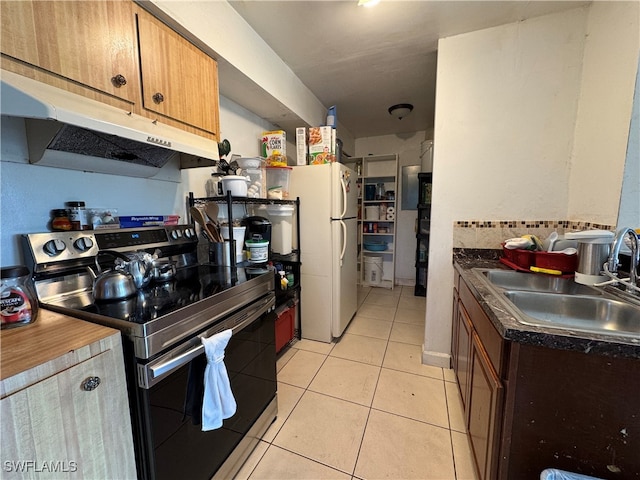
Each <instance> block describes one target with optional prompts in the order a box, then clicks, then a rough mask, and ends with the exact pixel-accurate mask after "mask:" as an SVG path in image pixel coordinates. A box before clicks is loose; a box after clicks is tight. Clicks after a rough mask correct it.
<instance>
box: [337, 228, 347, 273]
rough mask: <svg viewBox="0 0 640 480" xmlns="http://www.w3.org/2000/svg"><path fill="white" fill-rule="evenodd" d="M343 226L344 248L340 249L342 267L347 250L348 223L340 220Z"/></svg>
mask: <svg viewBox="0 0 640 480" xmlns="http://www.w3.org/2000/svg"><path fill="white" fill-rule="evenodd" d="M339 222H340V226H341V227H342V250H340V266H341V267H342V259H343V258H344V252H345V251H346V250H347V224H346V223H344V222H343V221H342V220H339Z"/></svg>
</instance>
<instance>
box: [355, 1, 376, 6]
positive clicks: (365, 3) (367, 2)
mask: <svg viewBox="0 0 640 480" xmlns="http://www.w3.org/2000/svg"><path fill="white" fill-rule="evenodd" d="M378 3H380V0H358V6H359V7H373V6H374V5H377V4H378Z"/></svg>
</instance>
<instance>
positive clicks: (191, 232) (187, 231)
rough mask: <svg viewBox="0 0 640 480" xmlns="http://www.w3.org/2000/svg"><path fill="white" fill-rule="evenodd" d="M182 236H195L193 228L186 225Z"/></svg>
mask: <svg viewBox="0 0 640 480" xmlns="http://www.w3.org/2000/svg"><path fill="white" fill-rule="evenodd" d="M184 236H185V237H187V238H194V237H195V236H196V231H195V230H194V229H193V228H191V227H188V228H186V229H185V230H184Z"/></svg>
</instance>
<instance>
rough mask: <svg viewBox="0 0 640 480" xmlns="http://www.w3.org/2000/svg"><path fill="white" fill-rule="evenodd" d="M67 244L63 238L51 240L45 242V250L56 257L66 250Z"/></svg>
mask: <svg viewBox="0 0 640 480" xmlns="http://www.w3.org/2000/svg"><path fill="white" fill-rule="evenodd" d="M66 248H67V246H66V245H65V243H64V242H63V241H62V240H49V241H48V242H47V243H45V244H44V252H45V253H46V254H47V255H49V256H50V257H56V256H58V255H60V254H61V253H62V252H64V251H65V250H66Z"/></svg>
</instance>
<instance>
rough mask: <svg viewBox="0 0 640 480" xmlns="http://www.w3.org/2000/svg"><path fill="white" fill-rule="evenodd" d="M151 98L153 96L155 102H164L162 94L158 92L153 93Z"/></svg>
mask: <svg viewBox="0 0 640 480" xmlns="http://www.w3.org/2000/svg"><path fill="white" fill-rule="evenodd" d="M152 98H153V101H154V102H156V103H162V102H164V95H162V94H161V93H160V92H158V93H155V94H154V95H153V97H152Z"/></svg>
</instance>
